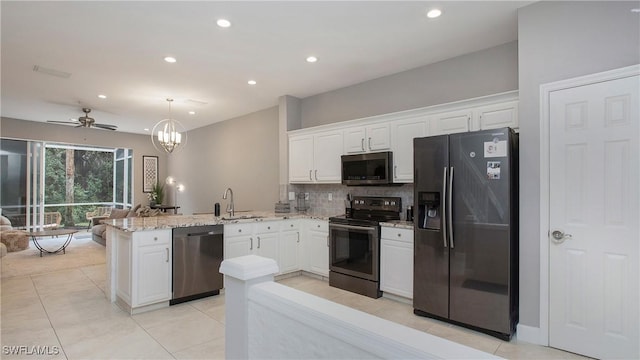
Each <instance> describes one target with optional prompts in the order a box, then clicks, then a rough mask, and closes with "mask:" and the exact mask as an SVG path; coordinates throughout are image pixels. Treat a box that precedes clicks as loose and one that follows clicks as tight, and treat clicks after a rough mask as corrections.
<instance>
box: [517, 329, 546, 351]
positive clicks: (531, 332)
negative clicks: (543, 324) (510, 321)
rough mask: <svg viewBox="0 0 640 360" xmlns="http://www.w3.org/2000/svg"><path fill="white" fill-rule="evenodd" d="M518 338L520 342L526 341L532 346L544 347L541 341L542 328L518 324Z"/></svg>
mask: <svg viewBox="0 0 640 360" xmlns="http://www.w3.org/2000/svg"><path fill="white" fill-rule="evenodd" d="M516 337H517V338H518V341H525V342H528V343H531V344H536V345H544V346H547V344H546V343H545V344H543V343H542V342H541V341H540V340H541V339H540V328H539V327H533V326H527V325H522V324H518V326H517V327H516Z"/></svg>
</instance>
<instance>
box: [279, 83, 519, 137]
mask: <svg viewBox="0 0 640 360" xmlns="http://www.w3.org/2000/svg"><path fill="white" fill-rule="evenodd" d="M518 94H519V92H518V90H513V91H507V92H502V93H497V94H492V95H485V96H480V97H476V98H471V99H465V100H459V101H454V102H449V103H444V104H437V105H431V106H426V107H421V108H415V109H410V110H402V111H397V112H393V113H386V114H380V115H374V116H369V117H364V118H359V119H353V120H346V121H340V122H335V123H330V124H324V125H318V126H313V127H307V128H303V129H297V130H291V131H288V135H289V136H292V135H306V134H309V133H315V132H318V131H324V130H343V129H346V128H349V127H352V126H362V125H365V124H366V125H371V124H375V123H380V122H387V121H400V120H403V119H408V118H415V117H426V116H430V115H436V114H440V113H444V112H450V111H457V110H467V109H471V108H475V107H479V106H488V105H494V104H501V103H505V102H509V101H518Z"/></svg>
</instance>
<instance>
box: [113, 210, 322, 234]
mask: <svg viewBox="0 0 640 360" xmlns="http://www.w3.org/2000/svg"><path fill="white" fill-rule="evenodd" d="M227 217H228V215H226V214H225V215H224V216H214V215H213V214H198V215H161V216H151V217H129V218H124V219H106V220H103V221H102V223H103V224H107V225H108V226H113V227H114V228H116V229H120V230H124V231H130V232H131V231H144V230H157V229H172V228H176V227H187V226H201V225H218V224H223V225H225V224H237V223H251V222H261V221H276V220H285V219H317V220H328V219H329V217H328V216H324V215H315V214H313V213H310V214H300V213H275V212H273V211H251V212H237V213H236V214H235V216H234V218H233V219H232V220H230V219H225V218H227Z"/></svg>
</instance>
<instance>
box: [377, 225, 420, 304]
mask: <svg viewBox="0 0 640 360" xmlns="http://www.w3.org/2000/svg"><path fill="white" fill-rule="evenodd" d="M380 290H382V291H384V292H388V293H391V294H395V295H400V296H403V297H406V298H409V299H412V298H413V230H409V229H401V228H394V227H386V226H383V227H382V231H381V239H380Z"/></svg>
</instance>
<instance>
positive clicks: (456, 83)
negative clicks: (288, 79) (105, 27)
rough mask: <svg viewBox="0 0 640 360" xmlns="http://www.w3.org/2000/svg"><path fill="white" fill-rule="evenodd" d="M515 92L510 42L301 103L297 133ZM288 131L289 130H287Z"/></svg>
mask: <svg viewBox="0 0 640 360" xmlns="http://www.w3.org/2000/svg"><path fill="white" fill-rule="evenodd" d="M517 89H518V44H517V42H515V41H514V42H510V43H507V44H503V45H500V46H496V47H493V48H489V49H486V50H482V51H478V52H474V53H470V54H466V55H461V56H458V57H455V58H452V59H449V60H444V61H441V62H438V63H435V64H430V65H425V66H422V67H419V68H416V69H412V70H407V71H403V72H400V73H397V74H393V75H389V76H385V77H382V78H379V79H374V80H370V81H365V82H363V83H360V84H356V85H353V86H349V87H345V88H342V89H338V90H334V91H330V92H326V93H323V94H319V95H315V96H311V97H308V98H304V99H302V104H301V105H302V106H301V116H302V123H301V126H302V128H307V127H312V126H317V125H323V124H329V123H334V122H338V121H346V120H353V119H359V118H363V117H368V116H373V115H380V114H387V113H392V112H396V111H401V110H409V109H415V108H420V107H425V106H430V105H437V104H444V103H448V102H453V101H458V100H465V99H470V98H474V97H480V96H485V95H492V94H496V93H501V92H506V91H511V90H517ZM289 130H293V129H289Z"/></svg>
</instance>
